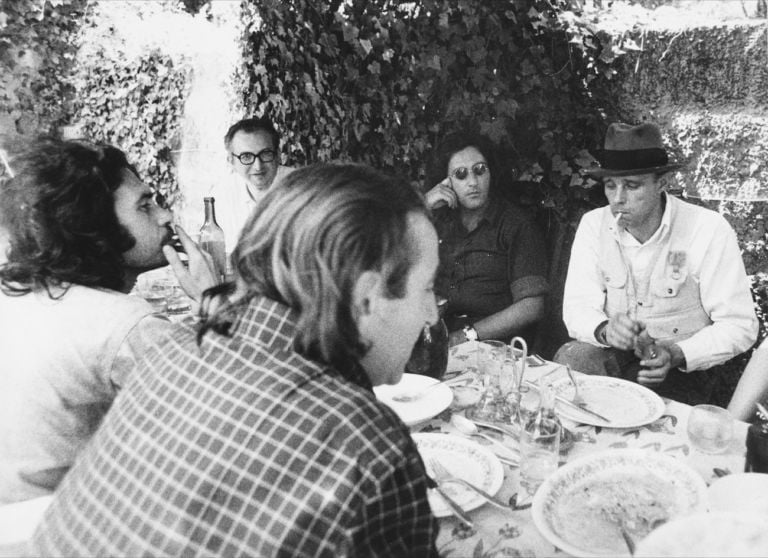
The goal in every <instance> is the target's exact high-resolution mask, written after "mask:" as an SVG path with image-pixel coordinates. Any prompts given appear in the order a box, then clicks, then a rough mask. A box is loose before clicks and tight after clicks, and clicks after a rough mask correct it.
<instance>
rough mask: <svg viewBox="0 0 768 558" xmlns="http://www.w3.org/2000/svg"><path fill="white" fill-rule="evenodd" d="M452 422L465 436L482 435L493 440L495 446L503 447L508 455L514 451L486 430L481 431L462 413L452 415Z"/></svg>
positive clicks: (490, 440)
mask: <svg viewBox="0 0 768 558" xmlns="http://www.w3.org/2000/svg"><path fill="white" fill-rule="evenodd" d="M451 424H453V426H455V427H456V430H458V431H459V432H461V433H462V434H464V435H465V436H480V437H481V438H484V439H486V440H488V441H489V442H491V443H492V444H493V445H494V446H497V447H500V448H502V449H503V450H504V452H505V453H506V454H507V455H509V454H510V453H514V451H513V450H511V449H509V448H508V447H506V446H505V445H504V444H502V443H501V442H499V441H498V440H496V439H494V438H492V437H491V436H489V435H488V434H486V433H484V432H480V430H479V429H478V428H477V425H476V424H475V423H474V422H472V421H471V420H469V419H468V418H466V417H463V416H461V415H452V416H451Z"/></svg>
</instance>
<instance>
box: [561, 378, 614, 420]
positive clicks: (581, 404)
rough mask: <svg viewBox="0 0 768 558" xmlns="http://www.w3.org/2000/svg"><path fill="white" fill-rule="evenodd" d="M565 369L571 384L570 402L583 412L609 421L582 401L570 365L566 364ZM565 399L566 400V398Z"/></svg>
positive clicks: (582, 398)
mask: <svg viewBox="0 0 768 558" xmlns="http://www.w3.org/2000/svg"><path fill="white" fill-rule="evenodd" d="M565 371H566V372H568V377H569V378H570V379H571V383H572V384H573V398H572V399H571V401H570V403H571V404H572V405H575V406H576V407H577V408H579V409H581V410H582V411H584V412H585V413H589V414H590V415H592V416H595V417H597V418H599V419H600V420H603V421H605V422H607V423H610V422H611V421H610V420H609V419H607V418H605V417H604V416H603V415H601V414H600V413H596V412H595V411H593V410H592V409H590V408H589V407H588V406H587V402H586V401H584V397H583V396H582V395H581V394H580V393H579V384H578V383H576V379H575V378H574V377H573V371H572V370H571V367H570V366H568V365H566V366H565ZM565 401H566V402H567V400H565Z"/></svg>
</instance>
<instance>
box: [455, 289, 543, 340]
mask: <svg viewBox="0 0 768 558" xmlns="http://www.w3.org/2000/svg"><path fill="white" fill-rule="evenodd" d="M543 316H544V296H543V295H542V296H530V297H527V298H524V299H522V300H518V301H517V302H515V303H513V304H512V305H510V306H507V307H506V308H504V310H501V311H499V312H496V313H495V314H491V315H490V316H487V317H485V318H483V319H482V320H479V321H477V322H475V323H474V324H472V325H473V326H474V328H475V330H476V331H477V336H478V338H479V339H480V340H483V339H507V338H509V337H512V336H513V335H515V334H517V333H519V332H520V331H521V330H523V329H524V328H526V327H528V326H529V325H531V324H534V323H536V322H537V321H539V320H540V319H541V318H542V317H543ZM464 341H466V339H465V338H464V333H463V332H462V331H461V330H459V331H454V332H452V333H451V338H450V344H451V346H453V345H458V344H459V343H463V342H464ZM527 341H530V340H527Z"/></svg>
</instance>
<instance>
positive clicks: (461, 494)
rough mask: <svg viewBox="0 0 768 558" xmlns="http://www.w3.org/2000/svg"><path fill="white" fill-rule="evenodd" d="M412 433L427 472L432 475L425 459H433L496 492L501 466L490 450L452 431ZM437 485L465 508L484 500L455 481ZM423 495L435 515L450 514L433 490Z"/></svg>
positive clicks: (453, 472)
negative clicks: (445, 432) (455, 434)
mask: <svg viewBox="0 0 768 558" xmlns="http://www.w3.org/2000/svg"><path fill="white" fill-rule="evenodd" d="M412 437H413V441H414V442H416V446H417V447H418V448H419V453H420V454H421V458H422V459H423V460H424V465H425V466H426V467H427V472H428V473H429V474H430V475H432V469H431V467H430V466H429V460H430V459H434V460H436V461H438V462H439V463H440V464H441V465H442V466H443V467H445V468H446V469H447V470H448V472H449V473H451V474H453V475H454V476H456V477H459V478H462V479H464V480H466V481H467V482H469V483H471V484H473V485H475V486H476V487H478V488H481V489H483V490H485V491H486V492H488V493H489V494H491V495H492V496H494V495H496V493H497V492H498V491H499V489H500V488H501V485H502V483H503V482H504V467H502V465H501V461H499V459H498V458H497V457H496V456H495V455H494V454H493V453H492V452H491V451H490V450H488V449H486V448H484V447H482V446H481V445H479V444H477V443H475V442H473V441H471V440H467V439H466V438H462V437H460V436H454V435H453V434H433V433H416V434H413V435H412ZM432 476H434V475H432ZM440 488H442V489H443V490H445V492H446V493H447V494H448V496H450V497H451V498H453V499H454V500H455V501H456V503H457V504H459V505H460V506H461V507H462V508H463V509H464V510H466V511H470V510H473V509H475V508H477V507H480V506H482V505H483V504H485V499H484V498H483V497H482V496H480V495H478V494H477V492H475V491H474V490H470V489H469V488H467V487H465V486H462V485H461V484H459V483H455V482H446V483H442V484H441V485H440ZM427 497H428V498H429V505H430V506H431V508H432V513H433V514H434V515H435V517H448V516H449V515H452V514H451V510H450V509H449V508H448V506H447V505H446V504H445V501H444V500H443V499H442V498H441V497H440V494H438V493H437V491H435V490H430V491H429V494H428V495H427Z"/></svg>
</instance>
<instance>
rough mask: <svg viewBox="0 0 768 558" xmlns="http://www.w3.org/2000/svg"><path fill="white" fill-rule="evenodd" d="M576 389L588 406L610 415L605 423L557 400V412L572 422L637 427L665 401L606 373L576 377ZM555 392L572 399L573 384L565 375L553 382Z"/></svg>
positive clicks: (660, 411) (655, 415)
mask: <svg viewBox="0 0 768 558" xmlns="http://www.w3.org/2000/svg"><path fill="white" fill-rule="evenodd" d="M576 383H578V385H579V393H580V394H581V396H582V397H583V398H584V401H585V402H586V403H587V406H588V407H589V408H590V409H592V410H593V411H595V412H596V413H599V414H601V415H603V416H604V417H605V418H607V419H610V421H611V422H610V424H606V423H605V422H604V421H602V420H600V419H599V418H596V417H593V416H592V415H589V414H587V413H582V412H580V411H579V410H578V409H574V408H573V407H571V406H570V405H563V404H561V403H558V404H557V411H558V414H560V415H561V416H563V417H565V418H567V419H570V420H572V421H574V422H579V423H582V424H591V425H593V426H603V427H610V428H637V427H638V426H643V425H645V424H649V423H651V422H653V421H655V420H656V419H658V418H659V417H661V415H663V414H664V409H665V408H666V406H665V405H664V401H663V400H662V399H661V397H659V396H658V395H657V394H656V393H654V392H653V391H651V390H650V389H648V388H647V387H645V386H641V385H640V384H636V383H634V382H630V381H627V380H622V379H621V378H610V377H608V376H587V375H579V376H577V377H576ZM552 389H553V390H554V392H555V394H556V395H559V396H561V397H563V398H565V399H573V391H574V390H573V384H572V383H571V381H570V380H569V379H568V378H567V377H566V378H560V379H559V380H555V381H554V382H552Z"/></svg>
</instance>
